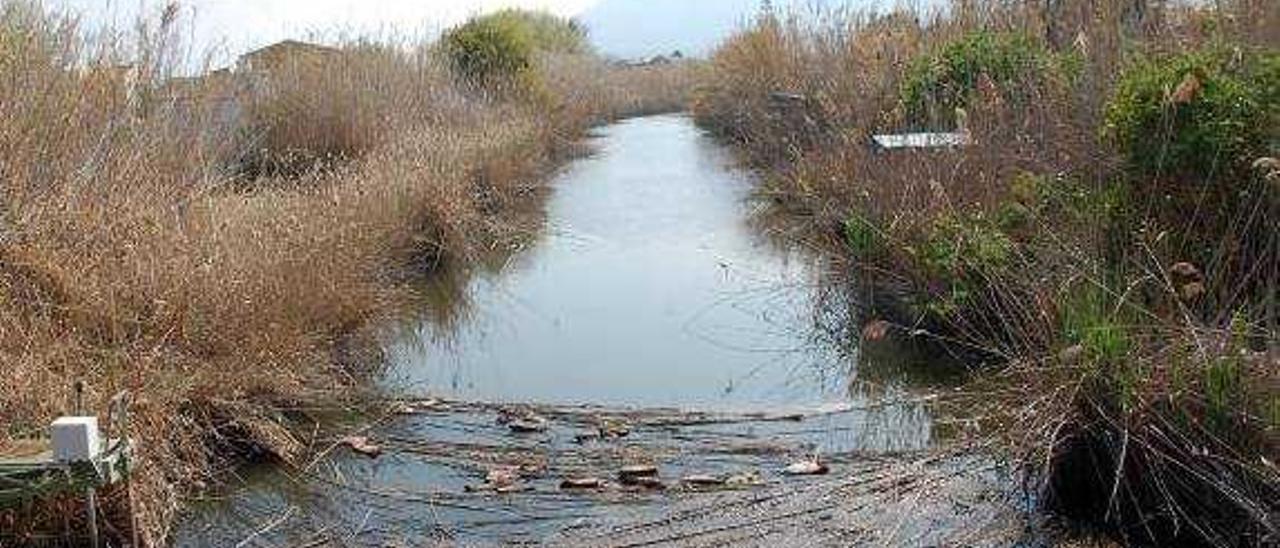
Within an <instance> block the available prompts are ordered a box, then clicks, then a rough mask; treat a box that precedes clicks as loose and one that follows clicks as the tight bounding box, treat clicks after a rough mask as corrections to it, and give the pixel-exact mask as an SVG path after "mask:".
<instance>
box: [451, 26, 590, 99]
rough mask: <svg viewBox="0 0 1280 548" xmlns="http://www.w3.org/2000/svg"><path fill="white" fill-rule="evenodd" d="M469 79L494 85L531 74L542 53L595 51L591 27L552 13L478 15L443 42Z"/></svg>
mask: <svg viewBox="0 0 1280 548" xmlns="http://www.w3.org/2000/svg"><path fill="white" fill-rule="evenodd" d="M441 44H442V45H443V48H444V51H445V53H446V55H447V56H448V58H449V61H450V63H451V64H452V65H453V68H454V70H455V71H456V72H457V73H458V74H459V75H461V76H462V78H463V79H464V80H466V81H467V82H469V83H471V84H473V85H479V86H486V87H487V86H493V85H495V84H501V83H509V82H512V81H516V80H519V79H521V78H528V77H529V73H530V70H531V69H532V68H533V65H534V62H535V61H536V56H537V54H539V53H570V54H579V53H587V52H589V51H590V46H589V45H588V42H587V35H586V31H585V30H583V28H582V27H581V26H579V25H578V24H577V23H575V22H573V21H571V20H568V19H563V18H560V17H557V16H555V15H552V14H550V13H545V12H536V11H525V10H515V9H508V10H502V11H498V12H495V13H492V14H489V15H484V16H479V17H473V18H471V19H470V20H469V21H467V22H466V23H464V24H462V25H460V26H458V27H455V28H453V29H452V30H450V31H449V32H447V33H446V34H445V35H444V37H443V38H442V40H441Z"/></svg>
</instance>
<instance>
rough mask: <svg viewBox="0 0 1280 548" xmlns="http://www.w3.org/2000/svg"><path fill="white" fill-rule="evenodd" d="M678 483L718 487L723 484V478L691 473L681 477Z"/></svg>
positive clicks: (691, 485)
mask: <svg viewBox="0 0 1280 548" xmlns="http://www.w3.org/2000/svg"><path fill="white" fill-rule="evenodd" d="M680 483H683V484H684V485H687V486H690V487H719V486H722V485H724V484H725V478H723V477H721V476H713V475H710V474H693V475H690V476H685V477H683V478H681V479H680Z"/></svg>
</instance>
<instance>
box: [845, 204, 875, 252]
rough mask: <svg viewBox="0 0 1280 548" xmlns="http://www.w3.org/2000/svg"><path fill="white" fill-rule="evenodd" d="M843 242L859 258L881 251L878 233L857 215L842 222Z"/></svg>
mask: <svg viewBox="0 0 1280 548" xmlns="http://www.w3.org/2000/svg"><path fill="white" fill-rule="evenodd" d="M844 242H845V245H847V246H849V250H850V251H852V252H853V254H854V255H856V256H859V257H865V256H867V255H871V254H874V253H876V252H878V251H879V250H880V249H881V244H880V232H879V231H878V230H877V229H876V227H875V226H874V225H872V224H871V222H870V221H868V220H867V219H866V218H864V217H862V216H861V215H858V214H857V213H854V214H851V215H850V216H849V218H848V219H846V220H845V222H844Z"/></svg>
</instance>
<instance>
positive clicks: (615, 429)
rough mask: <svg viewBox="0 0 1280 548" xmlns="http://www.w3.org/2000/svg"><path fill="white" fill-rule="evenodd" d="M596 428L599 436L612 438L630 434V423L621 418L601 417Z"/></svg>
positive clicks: (607, 438)
mask: <svg viewBox="0 0 1280 548" xmlns="http://www.w3.org/2000/svg"><path fill="white" fill-rule="evenodd" d="M598 430H599V432H600V437H601V438H604V439H606V440H612V439H617V438H625V437H627V436H628V435H629V434H631V425H629V424H627V422H626V421H624V420H622V419H603V420H601V421H600V427H599V429H598Z"/></svg>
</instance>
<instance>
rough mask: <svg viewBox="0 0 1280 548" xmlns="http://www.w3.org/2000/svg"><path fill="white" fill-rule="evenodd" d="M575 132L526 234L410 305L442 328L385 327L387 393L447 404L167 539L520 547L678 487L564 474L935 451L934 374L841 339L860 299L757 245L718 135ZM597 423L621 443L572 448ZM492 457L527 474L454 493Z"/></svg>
mask: <svg viewBox="0 0 1280 548" xmlns="http://www.w3.org/2000/svg"><path fill="white" fill-rule="evenodd" d="M591 145H592V149H593V150H594V153H593V154H591V155H589V156H587V157H585V158H583V159H580V160H578V161H575V162H574V163H573V164H571V165H570V166H567V167H566V168H565V169H564V170H563V171H562V172H561V173H560V174H559V175H558V176H557V177H556V178H555V180H554V181H553V182H552V183H551V189H552V190H551V194H550V197H549V199H548V202H547V203H546V206H545V207H546V211H545V223H544V225H543V226H542V229H541V230H540V232H539V233H538V234H536V235H535V236H534V237H532V238H530V239H529V241H528V244H527V245H525V246H523V248H522V249H521V250H519V251H517V252H514V253H510V254H507V255H506V256H504V257H502V260H501V261H499V263H500V266H497V267H494V268H490V269H484V270H482V271H478V272H475V273H471V274H469V275H468V276H466V280H465V281H464V282H462V283H463V287H462V288H461V289H460V290H454V291H440V292H439V293H440V294H442V295H448V298H447V299H445V300H447V301H449V302H433V303H432V304H428V305H425V306H435V307H447V308H449V309H450V310H451V311H452V312H451V313H450V314H448V316H449V317H451V320H450V321H447V322H441V321H439V319H438V318H440V317H442V316H444V314H434V313H426V314H423V315H422V317H423V318H434V319H428V320H420V321H418V320H415V321H414V322H411V323H409V324H408V325H402V326H392V327H389V328H388V329H387V333H386V335H385V337H384V347H385V353H386V355H387V357H388V362H389V363H388V368H387V372H386V374H385V376H384V377H383V378H382V379H381V380H380V382H381V383H382V386H383V387H384V388H385V389H386V391H387V392H388V393H389V394H392V395H395V396H397V397H400V398H405V399H408V400H412V401H422V400H428V399H431V398H438V399H440V400H444V401H446V402H453V403H440V404H433V406H430V409H426V411H425V412H423V413H414V414H405V415H404V416H398V417H395V418H393V419H390V420H387V421H383V422H381V423H379V424H378V425H377V426H376V427H375V428H372V429H370V430H369V431H367V432H365V435H368V436H369V437H370V439H372V440H374V441H375V442H378V443H381V444H383V445H384V447H385V448H386V449H387V451H386V453H385V454H384V455H383V456H381V457H379V458H377V459H368V458H365V457H363V456H360V455H355V454H351V453H350V452H344V451H341V450H337V451H333V452H331V453H330V454H329V458H327V459H325V460H324V461H323V462H320V463H317V464H316V465H314V466H310V467H308V468H307V469H305V470H295V471H284V470H280V469H275V468H261V469H253V470H248V471H246V472H245V473H244V477H243V478H242V481H239V482H236V484H235V485H233V487H232V488H231V489H230V490H228V491H227V492H226V493H223V494H222V495H220V496H218V497H216V498H214V499H211V500H209V501H206V502H203V503H201V504H199V505H197V507H196V510H195V511H194V512H193V513H191V515H190V516H188V517H187V518H186V519H185V520H184V521H183V523H182V525H181V527H180V529H179V532H178V534H177V536H176V540H177V542H178V543H179V544H190V545H196V544H199V545H228V544H230V545H234V544H237V543H239V542H242V541H244V540H245V539H249V540H250V541H251V543H260V544H261V543H266V544H277V545H297V544H307V543H309V542H320V541H324V542H333V543H338V544H342V543H347V544H356V545H367V544H376V543H385V542H393V543H394V542H404V543H406V544H410V545H417V544H418V543H419V542H420V541H421V540H422V539H447V540H462V541H476V542H489V541H538V540H539V539H542V538H544V536H545V535H548V534H553V533H555V532H557V531H563V530H565V529H567V528H573V527H579V526H582V525H583V524H584V523H590V522H592V521H593V520H603V519H614V518H616V517H617V515H618V514H619V513H626V514H627V515H640V514H645V513H646V512H656V511H660V510H661V508H662V507H663V506H664V505H665V504H667V502H668V501H669V497H675V496H679V494H678V490H669V491H667V492H663V493H634V492H625V491H618V492H608V493H605V492H598V493H593V494H590V495H581V494H577V493H566V492H563V491H562V490H559V489H558V483H559V481H560V480H561V479H563V477H562V476H564V475H566V474H572V475H575V476H600V477H609V476H610V474H612V473H613V471H614V470H615V469H616V467H617V466H620V465H623V464H627V463H629V462H632V461H643V462H646V463H653V464H657V465H659V466H661V467H662V468H663V473H664V474H670V475H672V477H679V476H680V475H681V474H691V473H696V474H726V475H729V474H734V473H743V472H750V473H752V474H755V475H756V476H758V477H759V478H760V480H761V482H763V483H776V482H783V481H803V480H801V479H788V478H785V477H783V476H782V475H781V474H779V473H778V471H779V470H780V469H781V468H782V467H785V466H786V464H787V463H789V462H794V461H795V459H797V458H804V457H806V456H810V457H811V456H813V455H822V456H824V457H825V458H828V459H830V460H831V461H832V462H836V463H838V462H840V460H841V459H842V458H846V459H847V458H849V457H848V456H849V455H875V454H883V453H887V452H903V451H913V450H919V449H923V448H927V447H929V446H930V444H931V443H932V442H933V438H934V426H933V421H932V420H931V418H930V414H929V411H928V408H927V406H926V404H924V403H922V402H919V401H917V400H916V399H915V398H918V397H919V396H921V395H923V394H927V393H928V391H929V389H930V388H931V387H932V386H933V380H932V379H928V378H926V379H924V380H921V379H920V378H919V377H920V375H918V374H914V373H912V372H913V371H916V372H918V371H919V370H920V368H919V367H917V366H918V365H919V364H918V363H913V362H914V361H919V360H918V359H917V358H915V357H913V355H912V354H910V353H906V352H901V351H898V350H888V351H883V350H882V351H878V352H875V353H874V354H873V353H870V352H860V351H859V348H858V345H857V339H856V336H855V337H850V336H848V335H846V333H847V331H848V330H847V329H844V328H843V327H842V326H847V325H850V318H851V314H854V315H856V307H854V306H853V305H852V304H851V303H850V300H849V297H847V294H848V292H847V291H843V290H841V289H840V288H833V287H832V286H831V284H830V283H829V282H828V280H831V279H839V278H841V277H840V276H830V275H829V274H830V272H828V271H826V269H827V268H829V267H828V266H827V265H828V263H826V262H825V261H824V260H823V259H822V257H821V256H820V254H817V253H812V252H809V251H807V250H806V249H805V248H804V247H803V246H799V245H795V244H787V243H780V242H779V239H778V238H775V237H771V236H770V234H769V231H768V230H767V229H766V228H764V226H765V224H764V223H761V222H760V221H759V219H760V216H759V215H757V211H758V210H759V208H760V205H759V203H758V202H757V201H756V200H755V199H753V197H752V189H753V186H754V181H753V180H752V176H751V175H750V174H749V173H748V172H746V171H743V170H741V169H737V168H736V167H735V166H734V162H733V159H732V158H731V157H730V155H729V154H728V153H727V151H726V150H725V149H724V148H723V147H722V146H720V145H718V144H717V143H715V142H714V141H713V140H712V139H710V138H709V137H708V136H706V135H704V134H703V133H702V132H701V131H700V130H699V129H697V128H696V127H695V126H694V125H693V123H692V122H691V120H689V119H688V118H687V117H684V116H678V115H672V116H658V117H650V118H641V119H635V120H630V121H626V122H623V123H619V124H616V125H612V126H608V127H605V128H601V129H600V130H599V131H598V132H597V134H596V135H595V136H594V137H593V138H592V142H591ZM442 283H443V282H442ZM428 293H431V292H430V291H428ZM439 300H440V299H436V301H439ZM855 333H856V330H855ZM926 377H927V375H926ZM886 402H887V403H886ZM904 402H905V403H904ZM503 406H524V408H526V409H542V410H543V411H541V412H542V413H543V414H544V415H546V417H547V418H549V419H550V423H551V427H550V428H549V429H548V430H547V431H546V432H541V433H535V434H532V435H530V434H523V435H515V434H512V433H511V432H510V431H509V430H508V429H507V428H506V427H505V426H503V425H502V424H499V423H498V422H497V421H496V417H497V415H499V414H500V413H499V411H501V410H502V409H503ZM689 412H692V413H693V414H687V413H689ZM783 415H787V416H791V415H794V417H795V419H798V418H800V417H804V419H803V420H773V419H776V418H777V417H779V416H783ZM602 416H611V417H615V418H618V420H623V419H625V420H626V421H630V425H631V426H632V428H633V431H634V433H633V435H631V436H629V437H628V438H624V439H623V440H620V441H615V442H598V443H596V442H593V443H594V444H593V445H591V446H590V447H587V446H584V445H583V443H581V435H580V434H581V433H582V432H584V431H589V430H590V429H591V426H590V424H591V422H590V421H591V420H597V419H599V418H600V417H602ZM682 417H683V418H685V419H687V418H688V417H695V418H697V419H698V420H681V418H682ZM651 419H661V420H651ZM499 463H505V464H512V463H516V464H520V465H528V466H529V467H530V468H531V469H537V470H539V472H537V473H534V474H531V477H530V478H529V479H528V480H527V481H526V487H527V489H529V490H528V491H525V492H521V493H511V494H503V495H496V494H493V493H468V492H467V489H466V488H467V486H469V485H475V484H476V483H478V482H481V481H483V479H484V477H485V468H486V466H496V465H497V464H499Z"/></svg>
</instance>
